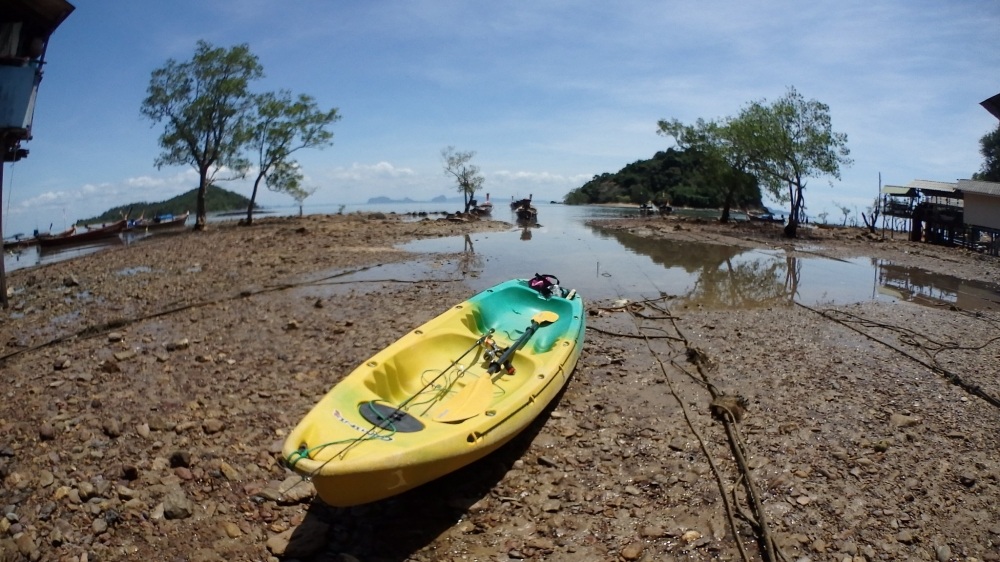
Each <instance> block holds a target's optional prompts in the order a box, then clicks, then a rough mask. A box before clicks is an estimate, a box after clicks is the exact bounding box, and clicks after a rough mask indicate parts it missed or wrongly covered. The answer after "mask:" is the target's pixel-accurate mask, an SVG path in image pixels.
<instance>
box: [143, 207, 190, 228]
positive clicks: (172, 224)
mask: <svg viewBox="0 0 1000 562" xmlns="http://www.w3.org/2000/svg"><path fill="white" fill-rule="evenodd" d="M190 215H191V211H187V212H185V213H184V214H183V215H177V216H176V217H175V216H174V215H158V216H156V217H153V218H151V219H139V220H137V221H135V222H134V223H133V224H131V225H129V229H137V230H142V229H145V230H159V229H161V228H177V227H181V226H184V223H186V222H187V219H188V217H189V216H190Z"/></svg>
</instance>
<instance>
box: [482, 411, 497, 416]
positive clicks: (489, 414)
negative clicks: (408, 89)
mask: <svg viewBox="0 0 1000 562" xmlns="http://www.w3.org/2000/svg"><path fill="white" fill-rule="evenodd" d="M483 413H484V414H486V415H487V416H490V417H493V416H495V415H497V411H496V410H486V411H485V412H483Z"/></svg>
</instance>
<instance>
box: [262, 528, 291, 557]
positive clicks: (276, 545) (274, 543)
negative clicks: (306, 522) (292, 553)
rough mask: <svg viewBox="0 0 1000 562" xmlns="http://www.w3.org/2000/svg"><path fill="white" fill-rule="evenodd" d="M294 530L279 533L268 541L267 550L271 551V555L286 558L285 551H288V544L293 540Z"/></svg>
mask: <svg viewBox="0 0 1000 562" xmlns="http://www.w3.org/2000/svg"><path fill="white" fill-rule="evenodd" d="M293 532H294V529H289V530H287V531H285V532H284V533H278V534H277V535H272V536H271V537H270V538H268V539H267V549H268V550H269V551H271V554H273V555H275V556H284V555H285V551H286V550H287V549H288V543H289V541H291V539H292V533H293Z"/></svg>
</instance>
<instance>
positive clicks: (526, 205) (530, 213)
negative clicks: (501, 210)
mask: <svg viewBox="0 0 1000 562" xmlns="http://www.w3.org/2000/svg"><path fill="white" fill-rule="evenodd" d="M510 208H511V210H513V211H514V214H515V215H516V216H517V220H518V221H521V222H529V223H533V222H535V221H536V220H538V209H536V208H535V207H534V206H533V205H532V204H531V195H529V196H528V198H527V199H521V200H519V201H514V202H513V203H511V205H510Z"/></svg>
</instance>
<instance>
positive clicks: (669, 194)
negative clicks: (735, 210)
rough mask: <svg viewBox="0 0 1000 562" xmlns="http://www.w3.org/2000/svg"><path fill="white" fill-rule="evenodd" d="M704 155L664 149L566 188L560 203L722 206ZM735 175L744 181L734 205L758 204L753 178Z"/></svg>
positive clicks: (723, 197)
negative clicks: (652, 203)
mask: <svg viewBox="0 0 1000 562" xmlns="http://www.w3.org/2000/svg"><path fill="white" fill-rule="evenodd" d="M705 165H706V163H705V161H704V158H703V157H702V156H701V154H699V153H698V152H697V151H694V150H677V149H675V148H671V149H668V150H666V151H663V152H657V153H656V155H654V156H653V157H652V158H650V159H648V160H637V161H635V162H633V163H631V164H628V165H626V166H625V167H624V168H622V169H621V170H619V171H617V172H615V173H613V174H611V173H604V174H601V175H597V176H594V178H593V179H591V180H590V181H588V182H587V183H585V184H583V186H581V187H578V188H576V189H574V190H573V191H570V192H569V193H568V194H567V195H566V197H565V199H564V202H565V203H567V204H569V205H587V204H593V203H636V204H640V205H641V204H643V203H648V202H650V201H652V202H656V203H668V204H670V205H675V206H679V207H694V208H702V209H718V208H721V207H722V206H723V203H724V200H725V191H724V190H723V189H721V188H720V186H718V185H717V184H715V183H714V180H712V179H710V178H712V177H717V176H715V175H710V174H707V173H706V172H705ZM733 177H735V178H740V181H744V182H748V184H747V185H750V186H751V187H750V188H749V189H747V190H745V192H744V193H746V195H744V196H743V197H742V199H741V200H739V201H733V202H732V203H733V204H734V205H735V206H736V207H743V206H750V207H759V206H760V205H761V194H760V189H759V187H757V185H756V183H757V182H756V180H754V179H753V178H751V177H749V176H747V175H746V174H739V173H734V176H733Z"/></svg>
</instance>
